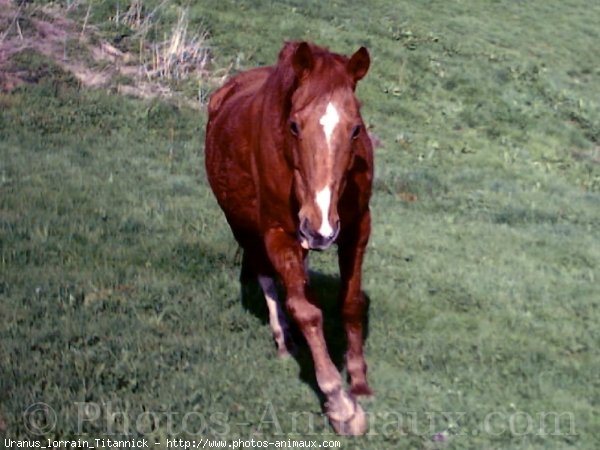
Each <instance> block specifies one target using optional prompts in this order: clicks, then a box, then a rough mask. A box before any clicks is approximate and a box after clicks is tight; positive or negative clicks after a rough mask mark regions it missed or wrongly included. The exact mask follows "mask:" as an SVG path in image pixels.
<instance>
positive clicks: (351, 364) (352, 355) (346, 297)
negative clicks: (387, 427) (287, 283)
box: [338, 211, 372, 395]
mask: <svg viewBox="0 0 600 450" xmlns="http://www.w3.org/2000/svg"><path fill="white" fill-rule="evenodd" d="M370 232H371V215H370V213H369V212H368V211H367V212H366V213H365V214H364V215H363V216H362V217H361V219H360V220H359V221H357V222H354V223H350V224H346V225H345V226H344V224H342V231H341V233H340V237H339V239H338V261H339V266H340V278H341V282H342V286H341V292H340V296H341V303H342V305H341V306H342V318H343V321H344V328H345V330H346V340H347V344H348V347H347V350H346V368H347V370H348V375H349V376H350V389H351V392H352V394H354V395H371V394H372V391H371V389H370V388H369V384H368V383H367V364H366V362H365V357H364V354H363V340H364V330H363V327H364V321H365V310H366V302H365V297H364V295H363V293H362V289H361V276H362V262H363V256H364V253H365V248H366V246H367V242H368V240H369V234H370Z"/></svg>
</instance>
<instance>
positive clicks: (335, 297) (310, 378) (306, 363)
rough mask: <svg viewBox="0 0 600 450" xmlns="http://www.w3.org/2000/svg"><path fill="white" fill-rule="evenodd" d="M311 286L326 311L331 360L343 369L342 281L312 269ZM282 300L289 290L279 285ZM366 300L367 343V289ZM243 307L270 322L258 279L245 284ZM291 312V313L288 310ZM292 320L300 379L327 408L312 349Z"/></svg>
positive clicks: (291, 326) (366, 323) (326, 334)
mask: <svg viewBox="0 0 600 450" xmlns="http://www.w3.org/2000/svg"><path fill="white" fill-rule="evenodd" d="M310 287H311V290H312V292H313V293H314V294H315V295H316V296H317V298H318V299H319V303H320V306H321V309H322V311H323V327H324V333H325V340H326V342H327V348H328V350H329V355H330V357H331V360H332V361H333V363H334V364H335V366H336V367H337V369H338V370H339V371H340V372H341V371H342V370H343V369H344V367H345V364H344V361H345V359H344V356H345V353H346V346H347V342H346V335H345V332H344V324H343V322H342V318H341V300H340V299H339V293H340V288H341V281H340V278H339V276H337V275H335V276H334V275H328V274H323V273H320V272H313V271H311V272H310ZM278 293H279V299H280V300H281V301H284V299H285V290H284V289H283V288H282V286H280V285H279V286H278ZM363 295H364V297H365V301H366V313H365V318H364V324H363V325H364V340H365V342H366V340H367V338H368V335H369V305H370V298H369V296H368V295H367V294H366V293H365V292H364V291H363ZM242 306H243V307H244V308H245V309H246V310H247V311H249V312H250V313H252V314H253V315H254V316H256V317H257V318H258V319H260V321H261V322H262V323H263V324H265V325H269V311H268V309H267V305H266V301H265V298H264V296H263V293H262V290H261V289H260V287H259V285H258V283H257V282H255V281H253V282H249V283H247V284H245V285H244V286H243V287H242ZM286 314H287V312H286ZM288 323H289V324H290V328H291V332H292V337H293V339H294V342H295V344H296V347H297V351H296V353H295V354H294V355H293V358H294V359H295V360H296V362H297V363H298V366H299V367H300V380H302V381H303V382H304V383H306V384H308V385H309V386H310V387H311V389H312V390H313V391H314V392H315V394H316V395H317V396H318V397H319V400H320V402H321V406H322V407H324V404H325V398H324V396H323V394H322V393H321V390H320V389H319V386H318V384H317V379H316V376H315V368H314V364H313V359H312V355H311V353H310V349H309V348H308V345H307V344H306V341H305V340H304V337H303V336H302V333H301V332H300V330H299V328H298V327H297V325H296V323H295V322H294V321H293V320H292V319H291V318H290V317H289V315H288ZM273 355H274V357H275V355H276V350H275V346H274V344H273Z"/></svg>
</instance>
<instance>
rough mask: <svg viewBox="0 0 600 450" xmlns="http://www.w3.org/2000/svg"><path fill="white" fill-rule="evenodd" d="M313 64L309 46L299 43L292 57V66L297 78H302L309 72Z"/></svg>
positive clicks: (313, 60)
mask: <svg viewBox="0 0 600 450" xmlns="http://www.w3.org/2000/svg"><path fill="white" fill-rule="evenodd" d="M314 64H315V59H314V57H313V54H312V50H311V49H310V46H309V45H308V44H307V43H306V42H301V43H300V44H298V47H296V51H295V52H294V55H293V56H292V66H293V67H294V72H296V76H297V77H298V78H302V76H304V75H305V74H307V73H308V72H310V71H311V70H312V68H313V66H314Z"/></svg>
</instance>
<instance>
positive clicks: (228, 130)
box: [205, 42, 373, 435]
mask: <svg viewBox="0 0 600 450" xmlns="http://www.w3.org/2000/svg"><path fill="white" fill-rule="evenodd" d="M369 66H370V56H369V52H368V50H367V49H366V48H365V47H361V48H360V49H358V50H357V51H356V52H355V53H354V54H352V56H350V57H347V56H343V55H340V54H337V53H333V52H330V51H329V50H328V49H326V48H323V47H319V46H317V45H315V44H312V43H307V42H287V43H285V45H284V46H283V48H282V49H281V51H280V52H279V56H278V59H277V63H276V64H274V65H272V66H264V67H258V68H254V69H250V70H248V71H245V72H242V73H240V74H238V75H237V76H235V77H234V78H232V79H231V80H229V81H228V82H226V83H225V84H224V85H223V86H222V87H221V88H219V89H218V90H217V91H216V92H215V93H214V94H213V95H212V96H211V98H210V100H209V104H208V123H207V128H206V142H205V165H206V173H207V178H208V181H209V184H210V186H211V188H212V190H213V192H214V195H215V197H216V199H217V202H218V204H219V206H220V207H221V209H222V210H223V212H224V214H225V217H226V219H227V222H228V223H229V226H230V228H231V231H232V232H233V235H234V237H235V239H236V240H237V242H238V243H239V245H240V247H241V249H242V251H243V256H242V268H241V275H240V281H241V282H242V286H243V285H244V283H246V282H247V281H249V280H251V279H252V278H254V279H256V280H257V281H258V284H259V285H260V287H261V288H262V291H263V293H264V297H265V300H266V303H267V307H268V310H269V323H270V326H271V329H272V332H273V338H274V340H275V343H276V345H277V349H278V353H279V354H280V355H282V356H283V355H287V354H289V353H291V352H292V351H293V341H292V340H291V336H290V328H289V325H288V322H287V318H286V314H285V312H284V307H283V306H282V304H281V303H280V301H279V299H278V298H277V288H276V284H275V283H276V279H277V278H279V279H280V281H281V282H282V284H283V287H284V289H285V292H286V299H285V307H286V309H287V312H288V314H289V316H291V318H292V319H293V320H294V321H295V323H296V324H297V326H298V328H299V330H300V331H301V333H302V335H303V336H304V338H305V340H306V343H307V344H308V347H309V349H310V352H311V355H312V358H313V362H314V368H315V375H316V380H317V384H318V387H319V389H320V391H321V392H322V393H323V395H324V398H325V412H326V414H327V417H328V419H329V421H330V423H331V424H332V426H333V428H334V430H335V431H336V432H337V433H338V434H341V435H361V434H364V433H365V432H366V429H367V420H366V417H365V413H364V411H363V409H362V408H361V406H360V405H359V404H358V402H357V401H356V397H357V396H368V395H371V394H372V391H371V389H370V387H369V384H368V382H367V364H366V363H365V358H364V354H363V340H364V336H363V323H364V316H365V313H366V302H365V298H364V294H363V292H362V289H361V276H362V263H363V257H364V254H365V249H366V246H367V243H368V240H369V235H370V232H371V215H370V210H369V200H370V197H371V190H372V180H373V149H372V145H371V140H370V138H369V135H368V132H367V130H366V127H365V124H364V122H363V119H362V117H361V114H360V103H359V101H358V100H357V98H356V96H355V90H356V86H357V83H358V81H359V80H361V79H362V78H363V77H364V76H365V75H366V74H367V71H368V70H369ZM334 243H336V244H337V250H338V264H339V270H340V282H341V289H340V302H341V317H342V320H343V323H344V330H345V335H346V340H347V350H346V354H345V362H346V368H347V372H348V377H349V382H350V392H347V391H346V390H345V389H344V386H343V384H342V377H341V375H340V373H339V371H338V369H337V368H336V366H335V365H334V363H333V362H332V360H331V357H330V355H329V353H328V350H327V345H326V342H325V338H324V334H323V316H322V311H321V308H320V306H319V303H318V300H317V298H316V296H315V295H314V294H313V293H312V292H311V290H310V287H309V274H308V253H309V251H311V250H316V251H321V250H326V249H328V248H329V247H331V246H332V245H333V244H334Z"/></svg>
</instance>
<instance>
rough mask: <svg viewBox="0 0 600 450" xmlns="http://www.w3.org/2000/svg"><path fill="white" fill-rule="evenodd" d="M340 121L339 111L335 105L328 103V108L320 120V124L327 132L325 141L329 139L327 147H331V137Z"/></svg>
mask: <svg viewBox="0 0 600 450" xmlns="http://www.w3.org/2000/svg"><path fill="white" fill-rule="evenodd" d="M339 121H340V115H339V114H338V111H337V109H335V106H333V103H331V102H329V103H327V108H326V109H325V114H323V116H322V117H321V120H319V123H320V124H321V125H322V126H323V131H324V132H325V139H327V147H330V146H331V144H330V143H331V136H332V135H333V130H334V129H335V127H336V125H337V124H338V123H339Z"/></svg>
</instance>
